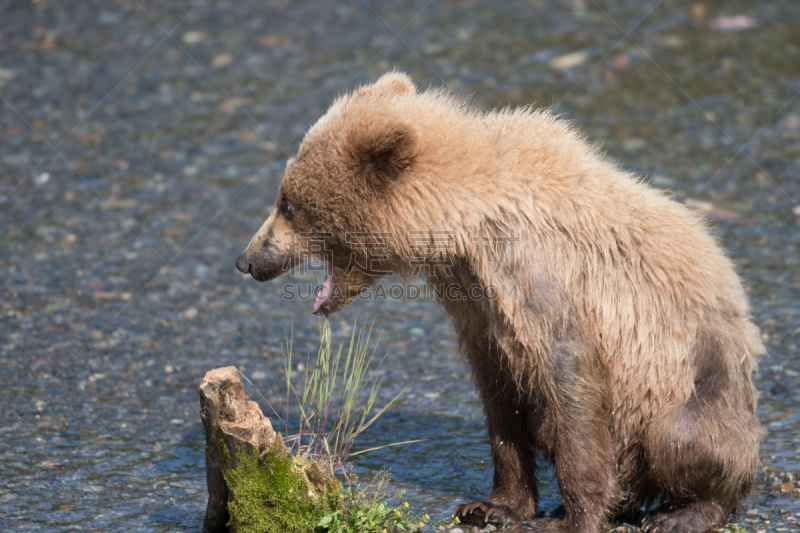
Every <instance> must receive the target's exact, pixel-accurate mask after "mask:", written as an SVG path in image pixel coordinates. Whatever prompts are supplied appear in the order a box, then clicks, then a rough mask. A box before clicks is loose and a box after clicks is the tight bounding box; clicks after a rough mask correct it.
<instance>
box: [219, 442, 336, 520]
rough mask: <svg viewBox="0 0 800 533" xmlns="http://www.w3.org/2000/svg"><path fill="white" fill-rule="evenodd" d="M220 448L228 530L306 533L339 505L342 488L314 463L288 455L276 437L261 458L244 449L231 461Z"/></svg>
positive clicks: (223, 447) (221, 444) (226, 451)
mask: <svg viewBox="0 0 800 533" xmlns="http://www.w3.org/2000/svg"><path fill="white" fill-rule="evenodd" d="M219 448H220V463H221V465H222V474H223V475H224V476H225V481H226V482H227V484H228V488H229V490H230V491H231V494H230V495H229V497H228V511H229V512H230V517H231V519H230V522H229V525H230V526H232V528H233V530H234V531H235V532H236V533H283V532H286V533H311V532H313V531H314V530H315V529H316V527H317V524H318V523H319V521H320V519H321V518H322V517H323V516H325V515H326V514H328V513H330V512H331V511H334V510H336V509H338V508H339V507H341V505H342V502H341V499H340V497H339V496H338V491H339V490H340V489H341V485H340V484H339V483H338V482H337V481H336V480H334V479H331V478H327V477H326V476H324V475H322V473H321V471H320V470H319V467H318V465H316V464H315V463H312V462H310V461H305V460H303V459H298V458H296V457H293V456H292V455H291V454H290V453H288V451H287V450H286V448H285V446H284V444H283V439H282V438H281V437H280V435H278V437H277V438H276V439H275V442H274V443H273V445H272V447H271V448H270V449H269V450H268V451H267V452H266V453H265V454H264V455H263V456H262V457H261V458H259V457H258V452H257V451H256V450H255V449H254V448H252V447H249V449H248V448H246V447H243V448H245V449H241V450H237V451H236V454H235V459H234V458H232V457H231V456H230V453H231V452H230V450H228V449H227V447H226V446H225V444H224V443H223V441H222V439H220V447H219ZM231 459H234V460H233V462H231ZM232 465H235V468H232Z"/></svg>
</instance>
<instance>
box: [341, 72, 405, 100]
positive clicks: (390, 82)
mask: <svg viewBox="0 0 800 533" xmlns="http://www.w3.org/2000/svg"><path fill="white" fill-rule="evenodd" d="M416 92H417V87H416V86H415V85H414V82H413V81H411V78H409V77H408V75H407V74H404V73H402V72H397V71H393V72H389V73H387V74H384V75H383V76H381V77H380V78H378V81H376V82H375V83H373V84H372V85H367V86H365V87H362V88H361V89H359V90H358V91H357V92H356V95H357V96H365V95H385V96H393V95H402V94H414V93H416Z"/></svg>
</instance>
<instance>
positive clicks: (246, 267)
mask: <svg viewBox="0 0 800 533" xmlns="http://www.w3.org/2000/svg"><path fill="white" fill-rule="evenodd" d="M236 268H238V269H239V271H240V272H243V273H245V274H247V273H248V272H250V262H249V261H248V260H247V258H246V257H245V254H242V255H240V256H239V257H238V258H237V259H236Z"/></svg>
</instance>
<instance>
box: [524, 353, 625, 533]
mask: <svg viewBox="0 0 800 533" xmlns="http://www.w3.org/2000/svg"><path fill="white" fill-rule="evenodd" d="M543 363H544V364H545V365H548V366H550V368H548V369H546V373H545V375H547V376H549V377H548V378H547V379H548V383H547V384H546V385H547V386H546V387H543V388H545V389H547V396H549V397H548V398H547V405H546V407H545V412H546V415H545V416H546V417H547V419H548V420H547V423H546V426H547V428H548V431H547V433H548V434H547V435H544V434H540V435H539V436H540V437H541V438H542V439H544V440H546V441H548V442H547V447H548V448H549V450H550V452H551V455H552V457H553V461H554V466H555V471H556V478H557V480H558V486H559V489H560V490H561V498H562V500H563V504H564V511H565V514H564V518H563V519H562V520H561V521H560V524H559V523H558V521H553V520H546V521H542V522H541V523H537V522H538V521H532V522H529V525H530V526H532V527H531V528H530V529H529V530H531V531H553V530H558V531H566V532H570V533H597V532H599V531H601V530H604V529H603V528H605V527H606V526H607V525H608V513H609V510H611V509H612V508H614V506H615V505H616V504H617V503H618V501H619V498H620V497H619V494H618V492H619V489H618V485H617V479H616V477H617V476H616V460H615V458H614V452H613V441H612V436H611V432H610V430H609V422H608V421H609V417H610V404H611V398H610V391H609V385H608V383H607V380H606V378H605V376H606V373H605V372H604V369H603V368H602V367H601V366H600V365H599V364H598V362H597V358H595V357H593V356H592V354H591V352H590V351H589V350H587V348H586V346H585V345H583V344H582V343H580V342H558V343H556V346H555V347H554V349H553V351H552V352H551V354H550V358H549V360H547V361H544V362H543Z"/></svg>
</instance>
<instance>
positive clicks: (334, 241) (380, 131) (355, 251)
mask: <svg viewBox="0 0 800 533" xmlns="http://www.w3.org/2000/svg"><path fill="white" fill-rule="evenodd" d="M415 94H416V89H415V87H414V84H413V83H412V82H411V80H410V79H409V78H408V77H407V76H405V75H403V74H400V73H396V72H393V73H390V74H386V75H384V76H383V77H382V78H380V79H379V80H378V81H377V82H375V83H374V84H372V85H368V86H366V87H363V88H361V89H359V90H358V91H356V92H355V93H353V94H349V95H346V96H344V97H341V98H339V99H338V100H337V101H336V102H334V104H333V105H332V106H331V108H330V109H329V110H328V112H327V113H326V114H325V115H324V116H323V117H322V118H320V119H319V121H317V123H316V124H315V125H314V126H313V127H312V128H311V129H310V130H309V131H308V133H307V134H306V136H305V138H304V139H303V142H302V144H301V146H300V150H299V152H298V154H297V156H296V157H295V158H293V159H290V160H289V161H288V163H287V165H286V172H285V175H284V178H283V182H282V184H281V188H280V191H279V194H278V198H277V201H276V202H275V206H274V208H273V210H272V213H271V214H270V216H269V218H267V220H266V221H265V222H264V224H263V225H262V226H261V229H259V230H258V232H257V233H256V234H255V235H254V236H253V238H252V240H251V241H250V244H249V245H248V247H247V249H246V250H245V251H244V253H242V254H241V255H240V256H239V258H238V259H237V261H236V266H237V268H238V269H239V270H240V271H242V272H244V273H250V274H251V275H252V276H253V277H254V278H255V279H256V280H258V281H268V280H271V279H274V278H276V277H277V276H279V275H280V274H282V273H285V272H288V271H289V270H291V269H292V268H293V267H296V266H298V265H301V264H303V263H305V262H306V261H308V260H311V259H317V260H322V261H323V262H324V263H325V268H326V276H325V279H324V282H323V285H322V288H321V290H320V291H319V294H318V296H317V300H316V302H315V305H314V313H315V314H326V315H327V314H328V313H332V312H334V311H338V310H339V309H341V308H343V307H345V306H346V305H347V304H348V303H350V302H351V301H352V300H353V298H355V297H356V296H357V295H358V294H359V293H361V292H362V291H364V290H365V289H367V288H368V287H370V286H371V284H372V283H373V282H374V281H375V280H376V279H378V278H380V277H383V276H386V275H388V274H392V273H398V272H396V271H395V270H396V268H398V265H401V264H403V262H402V261H398V258H397V257H396V253H395V252H394V251H393V250H394V249H395V248H394V247H393V246H391V244H392V240H393V239H394V238H395V236H394V235H393V234H392V225H393V224H394V222H393V219H392V216H391V206H390V202H388V201H387V198H388V197H389V196H392V195H393V194H395V193H396V191H395V190H394V189H395V186H396V184H397V183H399V182H403V181H404V180H407V179H408V176H409V175H410V174H412V173H413V172H414V170H415V165H416V163H417V160H418V158H419V156H420V150H419V144H418V132H417V131H416V129H415V127H414V124H412V122H411V121H410V120H409V119H408V118H406V117H404V116H402V114H401V113H398V109H402V108H403V106H402V105H398V103H401V102H402V100H403V99H410V98H414V95H415Z"/></svg>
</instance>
